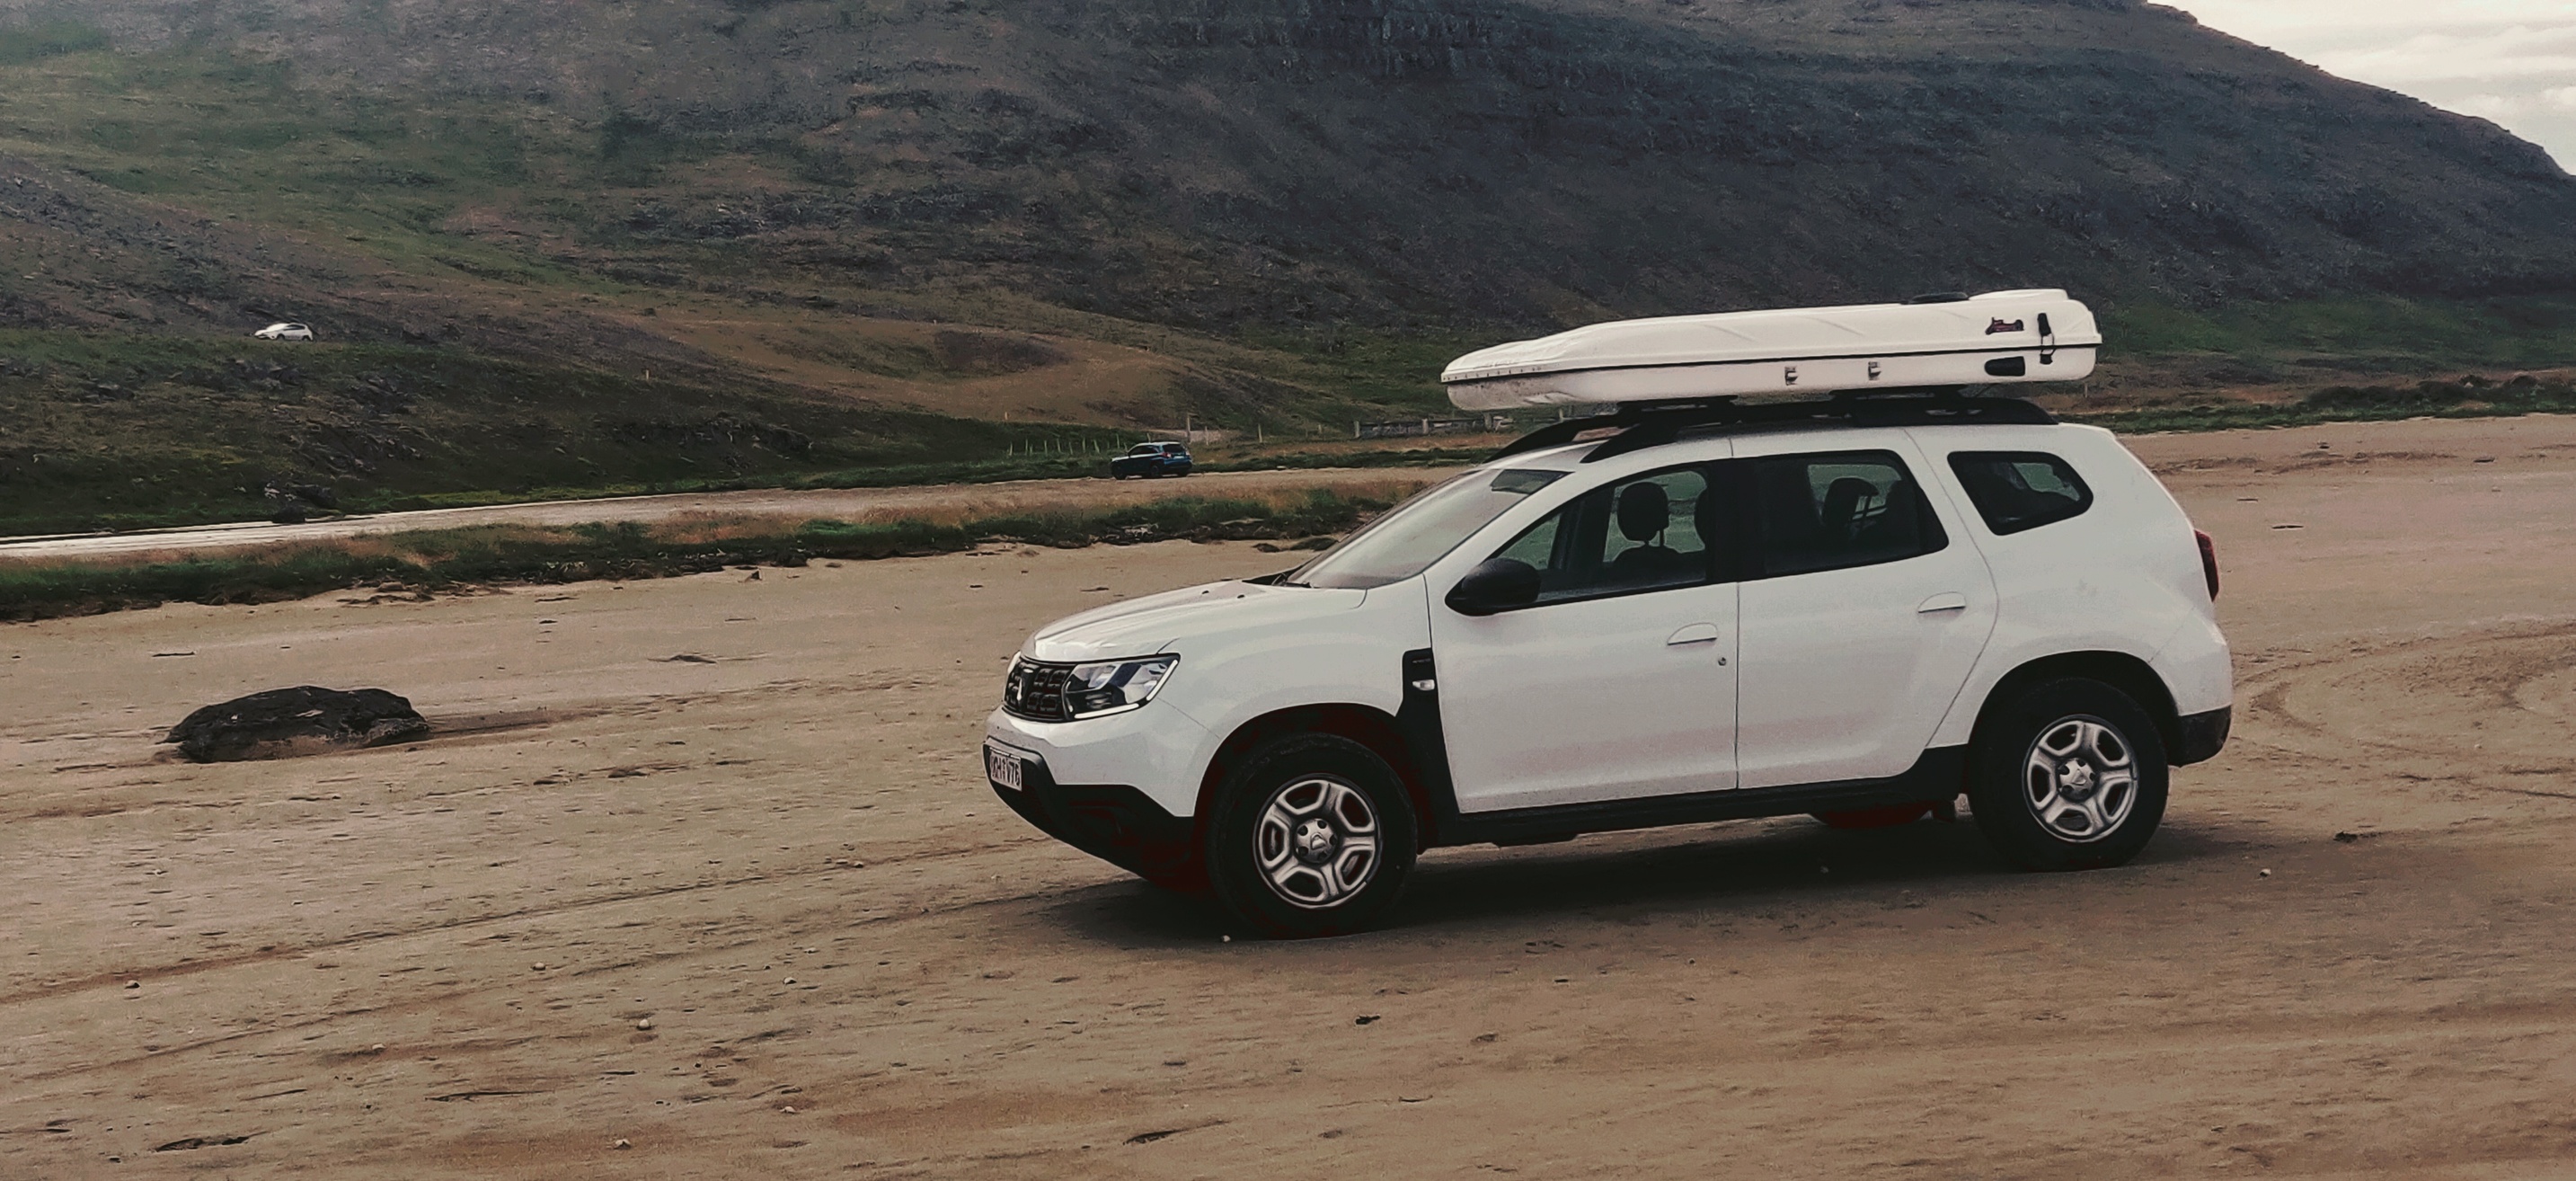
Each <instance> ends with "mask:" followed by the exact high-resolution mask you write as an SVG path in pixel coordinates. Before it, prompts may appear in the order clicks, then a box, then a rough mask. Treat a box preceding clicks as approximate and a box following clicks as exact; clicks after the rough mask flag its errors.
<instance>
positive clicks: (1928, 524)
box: [1751, 451, 1950, 578]
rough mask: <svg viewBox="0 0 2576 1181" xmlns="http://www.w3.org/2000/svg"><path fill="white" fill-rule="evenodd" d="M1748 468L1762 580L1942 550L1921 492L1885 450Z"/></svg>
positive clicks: (1944, 538) (1791, 458)
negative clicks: (1750, 476) (1752, 494)
mask: <svg viewBox="0 0 2576 1181" xmlns="http://www.w3.org/2000/svg"><path fill="white" fill-rule="evenodd" d="M1751 462H1752V468H1753V486H1754V494H1755V499H1756V501H1757V505H1756V509H1755V519H1756V521H1757V523H1758V529H1759V541H1760V545H1761V562H1762V573H1763V575H1764V576H1766V577H1774V578H1776V577H1779V576H1781V575H1784V574H1812V573H1814V572H1816V571H1819V570H1842V569H1848V568H1850V567H1853V566H1875V565H1877V564H1879V563H1881V562H1898V561H1903V560H1905V559H1907V558H1911V557H1916V556H1919V555H1922V554H1928V553H1933V552H1935V551H1938V550H1940V549H1943V548H1945V547H1947V546H1948V545H1949V544H1950V537H1949V535H1948V534H1947V533H1944V532H1943V531H1942V529H1941V522H1940V520H1939V519H1937V518H1935V517H1934V516H1933V515H1932V506H1931V505H1930V504H1929V503H1928V502H1926V501H1925V500H1924V499H1923V489H1922V486H1921V485H1919V484H1917V483H1916V482H1915V480H1914V477H1913V474H1912V473H1911V472H1909V471H1907V470H1906V467H1905V461H1904V460H1901V459H1898V458H1897V457H1896V454H1895V453H1894V452H1892V451H1840V452H1829V453H1825V454H1820V455H1779V456H1772V457H1770V458H1765V459H1756V460H1753V461H1751Z"/></svg>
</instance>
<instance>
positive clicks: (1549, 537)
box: [1494, 465, 1733, 604]
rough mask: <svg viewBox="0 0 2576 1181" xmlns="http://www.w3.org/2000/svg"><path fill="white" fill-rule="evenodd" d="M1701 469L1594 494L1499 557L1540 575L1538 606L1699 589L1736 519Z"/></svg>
mask: <svg viewBox="0 0 2576 1181" xmlns="http://www.w3.org/2000/svg"><path fill="white" fill-rule="evenodd" d="M1725 500H1726V497H1725V495H1724V493H1723V492H1722V491H1720V490H1718V489H1717V488H1715V487H1714V486H1713V485H1712V482H1711V480H1710V478H1709V469H1708V468H1707V467H1706V466H1702V465H1693V466H1690V467H1677V468H1667V469H1665V470H1663V471H1659V472H1651V473H1648V474H1646V475H1643V476H1638V477H1634V478H1632V479H1627V480H1621V481H1619V482H1617V483H1614V484H1610V485H1607V486H1605V487H1601V488H1596V489H1593V490H1592V491H1590V492H1587V493H1585V494H1583V495H1582V496H1580V497H1577V498H1576V499H1575V500H1574V501H1573V502H1571V503H1569V504H1567V505H1566V506H1565V507H1563V508H1560V509H1558V510H1557V511H1555V512H1553V513H1550V514H1549V515H1548V516H1547V517H1546V518H1545V519H1544V520H1541V521H1540V522H1539V523H1538V524H1536V525H1532V526H1530V527H1529V528H1528V529H1527V530H1525V531H1523V532H1522V533H1521V535H1520V536H1519V537H1516V538H1514V539H1512V543H1511V544H1510V545H1507V546H1504V547H1503V548H1502V549H1501V550H1500V551H1499V552H1497V553H1496V554H1495V555H1494V556H1495V557H1498V558H1515V559H1518V560H1520V561H1523V562H1527V563H1529V564H1530V565H1531V566H1533V567H1536V568H1537V569H1538V572H1539V596H1538V602H1539V603H1541V604H1546V603H1556V602H1565V601H1568V600H1573V599H1592V598H1601V597H1604V596H1608V595H1619V594H1635V593H1640V592H1645V591H1657V590H1671V589H1673V588H1676V587H1685V586H1700V585H1703V584H1706V583H1708V582H1710V581H1713V580H1714V579H1715V577H1716V571H1717V570H1718V569H1720V568H1721V566H1722V563H1723V559H1724V555H1725V552H1726V549H1727V547H1726V545H1725V538H1726V536H1727V529H1728V526H1729V524H1730V523H1731V522H1732V520H1733V514H1732V512H1731V511H1730V510H1729V507H1728V506H1727V505H1726V504H1725Z"/></svg>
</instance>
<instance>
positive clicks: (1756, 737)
mask: <svg viewBox="0 0 2576 1181" xmlns="http://www.w3.org/2000/svg"><path fill="white" fill-rule="evenodd" d="M1829 442H1830V448H1829V449H1828V448H1824V447H1819V446H1817V443H1818V439H1817V438H1816V436H1813V435H1808V436H1804V437H1802V438H1799V439H1794V440H1782V439H1769V440H1765V439H1745V440H1741V441H1739V442H1738V444H1737V454H1738V456H1739V457H1741V460H1740V462H1741V463H1742V466H1743V468H1744V472H1743V479H1744V480H1745V481H1746V483H1747V484H1748V485H1749V486H1750V490H1749V499H1750V500H1751V502H1752V503H1751V510H1752V511H1751V513H1750V519H1749V521H1748V522H1747V524H1746V532H1747V534H1748V538H1747V541H1748V543H1749V544H1748V549H1749V551H1750V554H1749V558H1748V561H1749V564H1750V565H1751V566H1752V569H1751V570H1749V571H1748V572H1747V575H1746V580H1745V582H1744V584H1743V587H1744V589H1743V599H1742V604H1743V605H1742V620H1743V632H1744V638H1743V642H1742V647H1743V655H1742V670H1741V674H1740V675H1741V692H1742V696H1741V699H1740V700H1741V703H1742V704H1741V705H1740V707H1739V709H1738V711H1737V716H1738V726H1737V740H1736V741H1737V751H1738V753H1737V764H1738V768H1739V770H1740V781H1741V783H1742V785H1743V786H1746V787H1772V786H1778V785H1781V784H1792V783H1827V782H1835V781H1841V780H1852V779H1881V778H1886V777H1889V776H1893V775H1897V774H1899V773H1902V772H1903V771H1905V770H1906V769H1907V768H1909V767H1911V766H1913V764H1914V762H1915V760H1916V759H1918V758H1920V757H1921V755H1922V753H1923V750H1924V747H1925V745H1926V744H1927V743H1929V742H1930V741H1931V738H1932V734H1933V731H1934V730H1935V729H1936V728H1937V727H1938V726H1939V725H1940V723H1941V719H1942V717H1943V716H1944V715H1945V714H1946V713H1947V712H1948V710H1949V706H1950V702H1951V700H1952V699H1953V698H1955V697H1956V696H1957V695H1958V692H1959V689H1960V687H1961V685H1962V684H1964V683H1965V682H1966V680H1967V677H1968V674H1969V672H1970V670H1971V669H1972V668H1973V667H1974V665H1975V664H1976V660H1977V656H1978V654H1979V653H1980V652H1981V651H1983V650H1984V647H1985V643H1986V640H1987V637H1988V636H1989V635H1990V634H1992V632H1993V630H1994V623H1995V614H1996V612H1995V604H1996V596H1995V589H1994V580H1993V578H1992V576H1991V575H1990V574H1989V572H1988V570H1987V567H1986V563H1985V559H1984V558H1983V557H1982V556H1981V555H1980V554H1979V553H1978V552H1977V549H1976V547H1975V546H1973V545H1971V544H1970V543H1969V541H1968V534H1967V530H1966V528H1965V526H1964V524H1963V522H1962V521H1961V520H1960V519H1959V518H1958V516H1957V511H1958V510H1957V508H1956V506H1955V505H1953V504H1952V503H1951V501H1950V498H1949V496H1948V495H1947V494H1946V493H1945V492H1943V491H1942V489H1941V488H1940V487H1939V486H1938V485H1928V484H1927V483H1926V478H1927V477H1928V476H1929V475H1930V474H1931V473H1930V469H1929V468H1927V467H1926V466H1925V461H1924V456H1923V455H1922V453H1921V452H1920V451H1919V450H1917V449H1916V448H1915V446H1914V445H1913V443H1912V441H1911V440H1910V439H1908V438H1907V437H1906V435H1905V434H1904V433H1903V432H1901V431H1896V430H1863V431H1851V432H1846V433H1837V434H1835V435H1834V436H1832V438H1831V439H1830V440H1829ZM1765 452H1768V454H1765ZM1927 493H1928V494H1927Z"/></svg>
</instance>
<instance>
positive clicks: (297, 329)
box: [251, 321, 313, 340]
mask: <svg viewBox="0 0 2576 1181" xmlns="http://www.w3.org/2000/svg"><path fill="white" fill-rule="evenodd" d="M251 335H252V336H256V337H258V338H260V339H261V340H311V339H313V329H312V327H311V326H310V325H306V324H289V323H285V322H282V321H281V322H279V323H276V324H271V325H269V326H268V327H266V328H262V329H260V330H259V331H257V332H254V333H251Z"/></svg>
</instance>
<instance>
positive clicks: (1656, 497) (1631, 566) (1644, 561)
mask: <svg viewBox="0 0 2576 1181" xmlns="http://www.w3.org/2000/svg"><path fill="white" fill-rule="evenodd" d="M1617 516H1618V520H1619V535H1620V536H1621V537H1625V538H1627V539H1628V540H1630V541H1633V542H1636V543H1637V545H1636V546H1635V547H1634V548H1631V549H1628V550H1625V551H1622V552H1621V553H1620V554H1619V556H1618V557H1616V558H1613V559H1611V560H1610V581H1612V582H1613V583H1617V584H1620V585H1635V584H1637V583H1644V582H1664V581H1669V580H1670V579H1671V578H1672V576H1673V574H1674V572H1675V571H1677V570H1680V569H1681V567H1682V560H1681V555H1679V554H1676V553H1674V552H1673V551H1672V550H1671V549H1669V548H1667V547H1666V546H1665V545H1664V543H1663V537H1664V530H1666V529H1667V528H1670V527H1671V525H1672V520H1673V501H1672V497H1671V496H1669V495H1667V494H1666V493H1665V492H1664V488H1663V485H1661V484H1656V483H1652V482H1639V483H1635V484H1630V485H1628V486H1627V487H1626V488H1623V489H1621V490H1620V492H1619V503H1618V512H1617Z"/></svg>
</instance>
